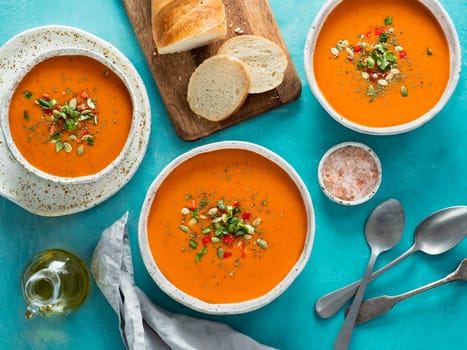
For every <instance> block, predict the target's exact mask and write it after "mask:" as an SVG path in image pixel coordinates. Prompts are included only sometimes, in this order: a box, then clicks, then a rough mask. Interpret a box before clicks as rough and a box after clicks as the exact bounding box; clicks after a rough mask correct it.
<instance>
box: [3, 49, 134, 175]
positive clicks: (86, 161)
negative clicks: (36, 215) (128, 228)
mask: <svg viewBox="0 0 467 350" xmlns="http://www.w3.org/2000/svg"><path fill="white" fill-rule="evenodd" d="M129 86H130V84H129V83H128V82H127V80H126V77H125V75H124V74H123V72H121V71H120V70H119V68H118V67H117V66H116V65H115V64H113V63H112V61H111V60H110V59H108V58H106V57H105V56H103V55H100V54H97V53H95V52H93V51H91V50H88V49H82V48H80V49H73V48H65V49H63V50H52V51H47V52H46V53H44V54H43V55H40V56H38V57H36V58H34V59H33V63H32V64H31V65H28V66H25V67H23V68H21V69H20V70H19V71H18V73H17V76H16V77H15V84H13V87H12V89H11V90H10V91H8V92H7V96H6V98H5V99H4V102H3V105H2V115H1V122H2V129H3V134H4V136H5V140H6V143H7V145H8V148H9V150H10V152H11V153H12V155H13V156H14V157H15V159H16V160H17V161H18V163H19V164H21V165H22V166H23V167H24V168H26V169H27V170H28V171H30V172H32V173H34V174H35V175H37V176H39V177H41V178H44V179H47V180H50V181H52V182H58V183H88V182H93V181H97V180H99V179H101V178H102V177H103V176H105V175H106V174H108V173H109V172H111V171H112V169H114V168H115V167H116V166H117V165H118V164H119V163H120V162H121V160H122V157H123V155H124V154H125V151H126V149H127V148H128V147H129V144H130V143H131V140H132V137H133V136H132V135H133V134H134V132H135V131H134V125H133V123H132V120H133V111H134V110H133V105H134V102H133V94H132V91H131V88H129Z"/></svg>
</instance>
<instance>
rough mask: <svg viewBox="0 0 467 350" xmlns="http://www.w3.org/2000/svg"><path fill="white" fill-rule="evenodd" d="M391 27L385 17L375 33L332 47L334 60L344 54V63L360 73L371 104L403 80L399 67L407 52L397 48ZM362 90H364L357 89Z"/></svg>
mask: <svg viewBox="0 0 467 350" xmlns="http://www.w3.org/2000/svg"><path fill="white" fill-rule="evenodd" d="M392 24H393V17H392V16H387V17H386V18H384V25H385V26H378V25H377V26H376V27H375V28H374V31H370V32H368V33H366V34H361V35H359V36H358V38H359V41H358V42H356V43H354V44H352V43H350V42H349V41H348V40H342V39H339V40H338V41H337V42H336V46H335V47H333V48H331V54H332V55H333V56H334V58H337V57H338V56H339V55H340V54H341V53H344V54H345V55H346V58H345V60H346V62H348V63H350V64H352V65H354V66H355V67H356V69H357V70H358V71H360V73H361V78H362V79H363V80H365V81H366V83H367V84H368V85H367V88H366V95H367V96H369V97H370V102H371V101H373V100H374V99H375V98H376V97H377V96H379V95H384V94H385V91H386V89H388V88H391V87H392V86H394V85H395V84H398V83H400V82H401V81H402V80H403V78H404V75H403V73H402V72H401V71H400V68H399V67H400V63H401V62H402V60H404V59H407V53H406V52H405V51H404V48H403V47H402V46H401V45H399V43H398V38H397V34H396V33H397V32H396V31H395V30H394V28H393V27H390V28H388V26H392ZM399 34H401V33H400V32H399ZM401 35H402V34H401ZM429 52H431V50H430V51H428V49H427V55H430V54H431V53H429ZM361 90H363V89H358V91H361ZM364 91H365V90H364Z"/></svg>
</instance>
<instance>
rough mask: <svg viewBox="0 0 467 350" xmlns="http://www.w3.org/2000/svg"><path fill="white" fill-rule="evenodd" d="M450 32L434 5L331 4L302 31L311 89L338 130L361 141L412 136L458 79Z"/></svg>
mask: <svg viewBox="0 0 467 350" xmlns="http://www.w3.org/2000/svg"><path fill="white" fill-rule="evenodd" d="M460 61H461V52H460V45H459V39H458V36H457V32H456V29H455V27H454V25H453V23H452V21H451V19H450V17H449V15H448V13H447V12H446V11H445V9H444V8H443V7H442V5H441V4H440V3H439V2H438V1H436V0H420V1H419V0H409V1H408V0H380V1H371V0H361V1H352V0H332V1H328V2H326V4H325V5H324V6H323V7H322V8H321V10H320V12H319V13H318V15H317V16H316V18H315V20H314V22H313V23H312V25H311V27H310V30H309V32H308V37H307V40H306V45H305V50H304V64H305V71H306V76H307V80H308V83H309V85H310V88H311V90H312V92H313V94H314V96H315V97H316V98H317V100H318V101H319V103H320V104H321V105H322V107H323V108H324V109H325V110H326V111H327V112H328V113H329V114H330V115H331V116H332V117H333V118H334V119H335V120H337V121H338V122H339V123H341V124H343V125H344V126H346V127H348V128H350V129H352V130H355V131H358V132H361V133H365V134H373V135H391V134H399V133H404V132H408V131H411V130H413V129H415V128H417V127H419V126H421V125H423V124H425V123H426V122H428V121H429V120H431V119H432V118H433V117H434V116H435V115H436V114H437V113H439V112H440V111H441V109H442V108H443V107H444V106H445V104H446V103H447V102H448V100H449V98H450V97H451V95H452V94H453V92H454V90H455V88H456V86H457V83H458V80H459V76H460V70H461V62H460Z"/></svg>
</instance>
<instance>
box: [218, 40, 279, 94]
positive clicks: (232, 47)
mask: <svg viewBox="0 0 467 350" xmlns="http://www.w3.org/2000/svg"><path fill="white" fill-rule="evenodd" d="M218 53H219V54H225V55H229V56H233V57H237V58H238V59H240V60H241V61H242V62H243V63H245V65H246V66H247V68H248V71H249V72H250V78H251V84H250V90H249V93H250V94H259V93H262V92H265V91H269V90H272V89H274V88H276V87H277V86H279V85H280V84H281V83H282V81H283V80H284V74H285V70H286V69H287V64H288V62H287V56H286V54H285V53H284V51H283V50H282V48H281V47H280V46H279V45H277V44H275V43H273V42H272V41H270V40H268V39H266V38H263V37H261V36H256V35H240V36H236V37H233V38H231V39H229V40H227V41H226V42H225V43H224V44H222V46H221V47H220V48H219V51H218Z"/></svg>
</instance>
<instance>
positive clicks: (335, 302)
mask: <svg viewBox="0 0 467 350" xmlns="http://www.w3.org/2000/svg"><path fill="white" fill-rule="evenodd" d="M466 235H467V206H456V207H450V208H446V209H442V210H439V211H437V212H435V213H433V214H432V215H430V216H428V217H427V218H425V219H424V220H423V221H422V222H421V223H420V224H419V225H418V226H417V228H416V229H415V241H414V244H413V245H412V247H410V248H409V249H408V250H407V251H406V252H405V253H403V254H401V255H400V256H399V257H397V258H396V259H394V260H393V261H391V262H390V263H388V264H387V265H386V266H384V267H382V268H380V269H379V270H378V271H376V272H374V273H373V274H372V275H371V277H370V281H372V280H374V279H375V278H376V277H378V276H379V275H381V274H382V273H383V272H385V271H387V270H389V269H390V268H391V267H393V266H394V265H396V264H397V263H399V262H401V261H402V260H404V259H405V258H407V257H408V256H409V255H411V254H413V253H415V252H417V251H421V252H423V253H425V254H430V255H437V254H442V253H445V252H447V251H448V250H450V249H452V248H453V247H455V246H456V245H457V244H458V243H459V242H461V241H462V240H463V239H464V238H465V236H466ZM359 284H360V281H357V282H354V283H352V284H349V285H347V286H345V287H342V288H340V289H338V290H336V291H334V292H331V293H328V294H326V295H324V296H322V297H321V298H319V299H318V300H317V301H316V304H315V310H316V313H317V314H318V315H319V316H320V317H322V318H328V317H331V316H332V315H334V314H335V313H336V312H337V311H338V310H339V309H340V308H341V307H342V306H343V305H344V304H345V303H346V302H347V301H348V300H349V299H350V298H352V296H353V295H354V294H355V291H356V290H357V288H358V285H359Z"/></svg>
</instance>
